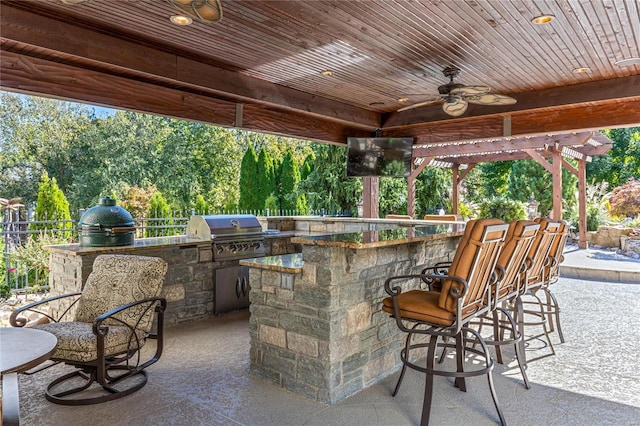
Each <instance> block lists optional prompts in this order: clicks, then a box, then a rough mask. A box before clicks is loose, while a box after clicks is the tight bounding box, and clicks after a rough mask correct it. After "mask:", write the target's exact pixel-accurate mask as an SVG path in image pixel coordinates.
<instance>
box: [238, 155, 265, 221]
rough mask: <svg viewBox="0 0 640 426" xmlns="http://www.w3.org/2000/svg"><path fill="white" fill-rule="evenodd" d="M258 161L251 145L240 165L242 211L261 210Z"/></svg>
mask: <svg viewBox="0 0 640 426" xmlns="http://www.w3.org/2000/svg"><path fill="white" fill-rule="evenodd" d="M257 181H258V159H257V158H256V152H255V150H254V149H253V146H251V145H249V147H248V148H247V150H246V151H245V153H244V156H243V157H242V163H241V165H240V184H239V186H240V201H239V202H238V207H239V208H240V209H242V210H254V209H259V208H260V205H259V204H258V192H257V189H258V186H257V184H256V182H257Z"/></svg>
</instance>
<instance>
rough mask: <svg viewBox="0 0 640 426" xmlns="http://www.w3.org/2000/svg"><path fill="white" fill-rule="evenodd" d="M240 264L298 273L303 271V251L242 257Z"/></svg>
mask: <svg viewBox="0 0 640 426" xmlns="http://www.w3.org/2000/svg"><path fill="white" fill-rule="evenodd" d="M240 264H241V265H244V266H249V267H252V268H259V269H268V270H271V271H278V272H284V273H288V274H298V273H300V272H302V265H303V261H302V253H294V254H283V255H280V256H266V257H256V258H255V259H242V260H240Z"/></svg>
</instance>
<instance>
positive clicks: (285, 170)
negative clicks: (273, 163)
mask: <svg viewBox="0 0 640 426" xmlns="http://www.w3.org/2000/svg"><path fill="white" fill-rule="evenodd" d="M298 182H300V170H299V168H298V165H297V164H296V162H295V160H294V158H293V154H292V153H291V152H287V153H286V154H285V156H284V159H283V161H282V167H281V172H280V207H281V209H282V210H284V211H287V210H289V211H291V210H295V209H296V207H297V205H298V194H297V193H296V189H297V185H298Z"/></svg>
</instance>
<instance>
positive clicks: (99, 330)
mask: <svg viewBox="0 0 640 426" xmlns="http://www.w3.org/2000/svg"><path fill="white" fill-rule="evenodd" d="M157 302H160V306H159V307H156V308H155V310H156V312H164V310H165V309H166V308H167V300H166V299H165V298H164V297H150V298H148V299H143V300H138V301H135V302H131V303H127V304H126V305H120V306H117V307H115V308H113V309H111V310H109V311H107V312H105V313H104V314H101V315H100V316H98V317H97V318H96V319H95V320H94V321H93V333H94V334H95V335H96V336H98V335H102V336H105V335H106V334H107V333H108V332H109V327H108V326H103V325H102V323H103V322H104V321H105V320H107V319H112V320H115V321H118V322H119V323H121V324H122V325H124V326H127V327H129V328H131V326H130V325H129V324H127V323H126V322H124V321H122V320H121V319H119V318H114V315H115V314H118V313H120V312H123V311H125V310H127V309H131V308H133V307H135V306H138V305H142V304H148V305H149V306H148V307H147V309H145V310H144V312H143V313H142V314H141V315H140V317H139V318H138V319H137V321H138V323H139V322H140V321H141V320H142V318H143V317H144V316H145V314H146V313H147V312H148V311H149V309H151V308H152V307H154V306H155V305H156V303H157ZM136 325H137V323H136Z"/></svg>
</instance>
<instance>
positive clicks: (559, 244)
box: [540, 220, 569, 343]
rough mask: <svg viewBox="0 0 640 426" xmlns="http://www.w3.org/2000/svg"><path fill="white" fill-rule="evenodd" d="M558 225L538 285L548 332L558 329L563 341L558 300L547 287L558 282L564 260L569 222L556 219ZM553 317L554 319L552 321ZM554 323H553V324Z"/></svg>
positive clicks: (561, 341)
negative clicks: (543, 302)
mask: <svg viewBox="0 0 640 426" xmlns="http://www.w3.org/2000/svg"><path fill="white" fill-rule="evenodd" d="M558 223H559V226H558V228H557V230H556V232H555V234H554V236H553V241H552V243H551V248H550V249H549V255H548V260H547V262H546V264H545V266H544V274H543V277H544V280H543V282H542V285H541V286H540V290H541V291H542V292H543V293H544V295H545V299H546V301H545V302H546V303H545V304H544V305H543V307H542V309H543V310H544V315H545V316H546V317H547V324H548V326H549V332H550V333H553V332H554V331H556V329H557V331H558V338H559V339H560V343H564V334H563V333H562V327H561V325H560V307H559V306H558V300H557V299H556V297H555V296H554V294H553V293H552V292H551V290H550V289H549V286H550V285H552V284H555V283H556V282H558V278H559V276H560V264H561V263H562V262H563V261H564V254H563V252H564V247H565V245H566V243H567V238H568V237H569V224H568V223H567V222H566V221H564V220H560V221H558ZM554 319H555V321H554ZM554 323H555V324H554Z"/></svg>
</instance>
